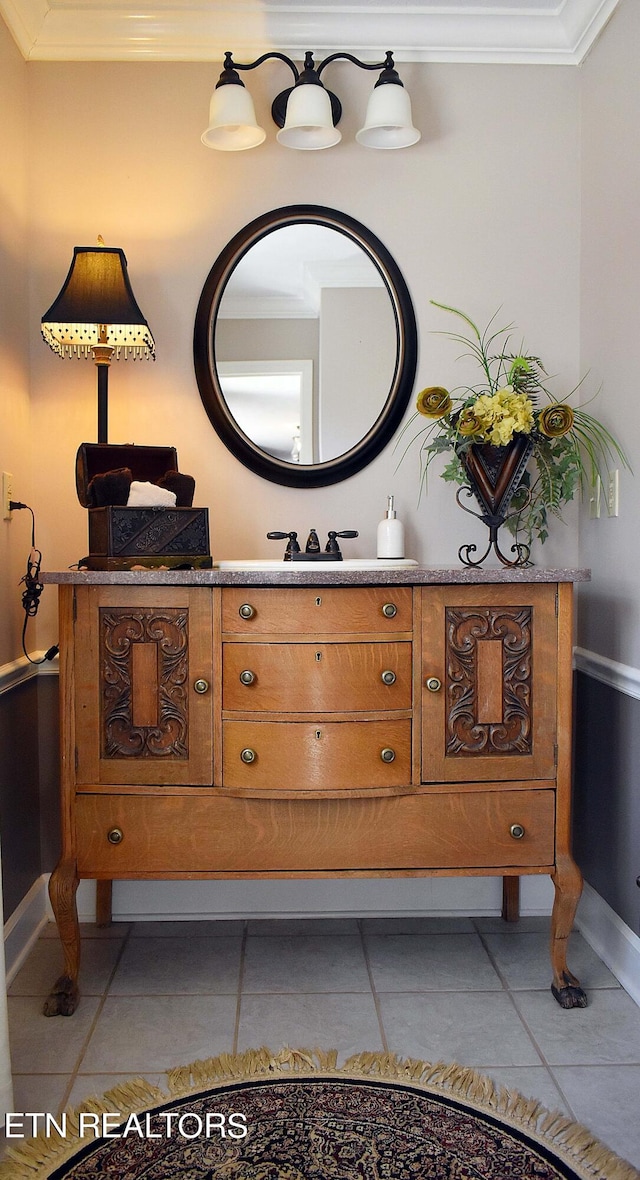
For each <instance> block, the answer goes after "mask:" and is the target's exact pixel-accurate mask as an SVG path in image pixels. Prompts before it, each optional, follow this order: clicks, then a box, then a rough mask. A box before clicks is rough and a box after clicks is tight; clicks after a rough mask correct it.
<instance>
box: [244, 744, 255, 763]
mask: <svg viewBox="0 0 640 1180" xmlns="http://www.w3.org/2000/svg"><path fill="white" fill-rule="evenodd" d="M240 757H241V759H242V761H243V762H246V763H249V762H255V760H256V758H257V757H258V755H257V754H256V752H255V750H251V749H249V747H248V746H247V748H246V749H245V750H241V751H240Z"/></svg>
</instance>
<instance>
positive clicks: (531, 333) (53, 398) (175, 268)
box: [28, 63, 580, 646]
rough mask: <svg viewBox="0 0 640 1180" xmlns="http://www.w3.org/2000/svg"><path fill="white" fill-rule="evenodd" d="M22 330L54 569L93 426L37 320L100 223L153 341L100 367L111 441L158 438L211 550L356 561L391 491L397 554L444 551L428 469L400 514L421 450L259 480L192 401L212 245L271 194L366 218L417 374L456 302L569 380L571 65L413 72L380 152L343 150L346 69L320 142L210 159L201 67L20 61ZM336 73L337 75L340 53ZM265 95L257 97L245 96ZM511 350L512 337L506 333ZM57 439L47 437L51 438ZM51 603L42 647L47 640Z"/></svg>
mask: <svg viewBox="0 0 640 1180" xmlns="http://www.w3.org/2000/svg"><path fill="white" fill-rule="evenodd" d="M28 68H29V84H30V94H31V102H32V109H33V112H34V118H33V121H32V125H31V129H30V134H31V139H30V164H31V174H30V183H31V209H32V216H31V236H32V243H33V251H32V256H33V259H34V265H33V279H32V296H31V320H30V333H31V340H32V382H33V386H32V388H33V408H34V424H35V428H34V440H33V441H34V449H35V460H36V465H35V470H36V473H37V474H36V489H35V494H34V495H35V500H36V504H37V507H38V514H39V531H40V538H41V544H42V548H43V549H44V552H45V560H46V563H47V565H48V566H49V567H50V568H53V567H57V566H66V565H67V564H69V563H70V562H72V561H74V560H76V559H77V558H79V557H81V556H82V555H83V554H84V553H85V551H86V520H85V514H84V512H83V510H82V509H81V508H80V506H79V504H78V503H77V501H76V498H75V492H74V482H73V471H74V455H75V450H76V447H77V445H78V443H79V442H81V441H83V440H92V439H95V431H96V395H95V372H94V370H93V367H92V365H91V362H85V361H77V362H76V361H74V362H71V361H62V360H59V359H57V358H56V357H55V356H54V355H53V354H52V353H51V352H50V351H49V350H48V349H47V348H46V347H45V345H44V344H43V343H42V342H41V340H40V337H39V331H38V320H39V317H40V315H41V314H42V312H43V310H44V309H45V308H46V307H47V306H48V305H49V303H50V302H51V300H52V299H53V297H54V296H55V294H56V293H57V291H58V290H59V288H60V285H61V283H62V280H63V278H64V276H65V274H66V270H67V267H68V265H69V261H70V259H71V255H72V249H73V246H74V245H78V244H92V243H93V242H94V241H95V238H96V235H97V234H98V233H101V234H103V236H104V238H105V240H106V242H107V243H109V244H115V245H119V246H122V247H123V248H124V250H125V252H126V254H127V257H128V260H129V270H130V276H131V279H132V284H133V288H134V291H135V294H136V296H137V298H138V301H139V303H140V305H141V307H142V309H143V311H144V312H145V314H146V316H147V317H148V319H149V322H150V324H151V326H152V329H153V332H154V334H155V338H156V343H157V352H158V359H157V362H156V363H155V365H152V364H145V363H137V364H134V363H132V362H127V363H124V362H120V363H119V364H114V365H113V367H112V370H111V376H110V390H111V426H110V438H111V440H112V441H131V442H134V441H135V442H137V443H147V444H152V443H162V444H173V445H175V446H176V447H177V450H178V455H179V459H180V463H181V466H182V468H183V469H184V470H186V471H189V472H191V473H192V474H194V475H195V477H196V480H197V500H198V502H199V503H200V504H204V505H208V506H209V507H210V509H211V535H212V546H213V550H214V553H215V555H217V556H218V557H227V558H229V557H241V556H246V555H251V554H252V555H254V556H261V555H263V556H267V555H269V552H270V550H269V543H268V542H267V541H266V539H265V533H266V532H267V530H268V529H269V528H272V527H274V524H277V526H278V527H280V528H281V527H284V526H285V525H286V526H289V527H291V528H296V529H298V531H299V532H300V533H302V534H304V531H305V529H306V528H307V527H308V526H309V524H313V525H314V526H315V527H316V528H318V530H319V531H325V530H327V529H329V528H332V527H336V525H338V526H339V524H340V522H341V521H343V520H344V519H345V506H346V507H347V508H348V513H347V515H348V520H349V524H350V525H351V526H353V527H355V528H358V529H359V531H360V538H359V541H358V542H357V545H358V549H357V552H356V550H355V546H354V556H358V555H362V556H365V555H371V554H372V553H374V552H375V530H376V526H377V523H378V520H379V519H380V517H381V516H382V514H383V511H384V508H385V505H386V495H387V493H388V492H393V493H395V496H396V504H397V507H398V510H399V514H400V515H402V517H403V518H404V520H405V524H406V528H407V552H408V553H409V554H411V555H414V556H415V557H417V558H421V559H423V560H426V561H428V562H431V563H436V564H442V563H447V562H453V563H455V562H456V561H457V549H458V546H459V545H460V544H461V543H462V542H463V541H466V540H471V539H473V537H474V536H479V537H483V536H484V534H483V530H482V528H481V526H476V525H475V522H473V521H471V519H470V518H469V517H468V516H465V515H464V514H463V513H462V512H460V510H459V509H458V508H456V506H455V505H454V502H453V494H452V490H451V487H450V486H449V485H446V484H444V483H443V482H442V481H441V480H438V479H434V480H433V481H432V483H431V486H430V492H429V497H428V499H427V500H426V501H425V500H423V502H422V504H421V505H420V507H419V508H418V506H417V500H418V482H419V472H418V462H417V457H414V458H413V460H412V461H408V462H405V463H403V465H402V467H401V469H400V471H396V467H397V461H398V453H395V454H394V452H393V448H392V447H388V448H387V450H386V451H385V452H384V453H383V454H382V455H381V456H380V457H379V458H378V459H376V461H375V462H374V463H373V464H372V465H371V466H370V467H369V468H368V469H367V470H365V471H363V472H361V473H359V474H358V475H357V476H354V477H353V478H352V479H350V480H348V481H347V482H345V483H342V484H338V485H335V486H334V487H331V488H325V489H322V488H321V489H317V490H309V491H303V492H296V493H294V494H292V492H291V491H290V490H289V489H286V488H280V487H277V486H276V485H273V484H267V483H265V482H264V481H262V480H260V479H259V478H257V477H256V476H254V475H252V474H251V473H250V472H248V471H247V470H246V469H245V468H243V467H242V466H241V465H240V464H239V463H238V462H237V461H236V460H235V459H233V458H232V457H231V456H230V455H229V454H228V453H227V452H226V450H225V449H224V447H223V446H222V444H221V443H220V442H219V441H218V439H217V436H216V435H215V434H214V432H213V429H212V428H211V426H210V425H209V421H208V419H207V417H206V415H205V412H204V409H203V407H202V405H201V402H200V398H199V395H198V392H197V388H196V384H195V379H194V376H193V366H192V357H191V341H192V328H193V318H194V313H195V309H196V305H197V302H198V298H199V295H200V291H201V288H202V285H203V283H204V280H205V277H206V275H207V273H208V271H209V269H210V267H211V265H212V263H213V261H214V259H215V258H216V256H217V254H218V252H219V251H220V250H221V248H222V247H223V246H224V244H225V243H226V242H227V241H228V240H229V238H230V237H231V236H232V235H233V234H235V233H236V232H237V231H238V229H240V228H241V226H242V225H244V224H246V222H248V221H249V220H250V219H252V218H254V217H256V216H257V215H258V214H260V213H263V212H264V211H265V210H267V209H270V208H277V207H279V206H282V205H285V204H291V203H299V202H310V203H317V204H324V205H329V206H332V207H334V208H337V209H341V210H344V211H345V212H347V213H349V214H351V215H352V216H355V217H356V218H358V219H359V220H361V221H363V222H364V223H365V224H366V225H367V226H369V227H370V229H371V230H373V232H374V233H375V234H376V235H377V236H378V237H379V238H380V239H381V240H382V241H383V242H384V244H385V245H386V246H387V248H388V249H389V250H390V251H391V253H392V254H393V255H394V257H395V259H396V261H397V263H398V264H399V266H400V268H401V269H402V271H403V273H404V275H405V278H406V280H407V282H408V285H409V288H410V290H411V293H412V296H413V299H414V302H415V307H416V313H417V317H418V323H419V332H420V360H419V371H418V378H417V388H420V387H421V386H423V385H426V384H431V383H436V382H437V383H444V384H448V385H454V384H458V383H459V382H460V380H461V379H462V373H463V368H462V366H461V365H460V364H456V357H457V347H456V346H455V345H453V344H451V343H449V342H448V341H446V340H445V339H444V338H443V337H442V336H439V335H434V334H432V332H433V331H434V330H438V329H442V328H443V327H447V322H446V319H445V317H444V316H443V314H442V313H440V312H438V311H436V309H434V308H432V307H431V306H430V304H429V300H430V299H431V298H435V299H439V300H443V301H445V302H452V303H455V304H458V305H459V306H462V307H464V308H465V309H466V310H467V311H468V312H469V314H471V315H473V316H474V317H476V318H477V319H478V320H479V321H480V322H483V321H486V320H487V319H488V318H489V316H491V315H492V313H493V312H494V311H495V310H496V309H497V308H498V307H500V306H502V308H503V312H502V314H503V317H504V320H505V321H507V322H508V321H509V320H514V321H515V322H516V323H517V324H518V325H519V328H520V331H521V332H522V333H525V334H526V344H527V346H529V347H530V348H531V349H532V350H533V351H535V352H537V353H540V354H541V355H543V356H544V358H545V360H546V363H547V365H548V367H549V370H550V371H551V372H560V373H561V374H562V377H563V379H562V381H561V382H560V383H559V388H560V389H568V388H570V387H571V386H572V385H573V383H574V381H575V379H576V376H577V373H578V312H577V292H578V278H579V187H578V185H579V167H578V163H579V152H578V115H579V110H578V105H579V84H580V75H579V71H577V70H575V69H572V68H568V67H567V68H564V67H539V66H538V67H528V66H513V67H511V66H502V67H498V66H466V65H450V66H448V65H438V66H426V65H424V66H418V65H416V66H410V65H407V66H405V67H403V77H404V79H405V81H406V83H407V86H408V87H409V88H410V90H411V94H412V98H413V102H414V114H415V119H416V122H417V123H419V125H420V126H421V127H422V130H423V139H422V141H421V143H420V144H419V145H418V146H416V147H415V148H412V149H410V150H408V151H402V152H391V153H388V154H386V155H383V154H382V153H379V152H374V151H367V150H365V149H362V148H360V147H359V146H358V145H356V144H355V143H354V142H353V134H354V132H355V130H356V127H357V122H358V118H359V107H360V106H363V105H364V103H365V101H366V95H367V92H368V89H369V84H370V83H369V79H368V76H365V75H364V74H363V75H361V74H360V72H359V71H353V69H351V70H349V69H347V70H345V72H344V75H343V81H342V84H341V79H340V78H339V77H338V76H336V79H335V87H336V89H337V90H342V92H343V93H344V94H346V95H347V96H349V95H350V96H351V98H347V101H346V103H345V106H346V108H347V115H346V117H345V119H344V140H343V143H342V144H341V145H340V146H339V147H338V148H335V149H333V150H332V151H329V152H317V153H316V152H308V153H305V154H302V153H297V152H294V151H287V150H286V149H283V148H281V147H279V146H277V145H276V144H275V142H274V140H273V138H272V137H271V138H270V140H269V142H267V143H266V144H265V145H263V146H262V147H260V148H259V149H257V150H255V151H253V152H245V153H239V154H225V153H216V152H212V151H210V150H208V149H206V148H204V147H203V146H202V145H201V143H200V138H199V137H200V132H201V130H202V128H203V126H204V123H205V121H206V116H207V110H208V102H209V97H210V92H211V89H212V87H213V85H214V82H215V74H216V71H215V69H213V68H210V67H209V66H206V65H199V64H160V63H139V64H124V63H80V64H74V63H32V64H30V66H29V67H28ZM336 72H337V74H338V75H339V73H340V70H339V68H338V67H336ZM273 84H274V83H273V79H272V76H271V73H270V71H269V69H268V68H265V70H264V71H257V73H256V78H255V82H254V86H253V89H254V93H256V96H257V99H258V108H259V111H260V113H261V114H262V116H263V117H264V118H266V119H268V118H269V116H268V109H267V108H268V101H269V95H270V89H271V88H272V85H273ZM261 87H262V90H261ZM517 340H518V345H519V344H520V340H521V336H520V333H519V334H518V336H517ZM54 438H55V440H56V441H55V446H53V445H52V440H53V439H54ZM537 556H538V560H540V558H541V557H542V560H543V562H545V563H546V564H554V563H556V562H559V563H561V564H566V563H571V562H575V560H576V558H577V537H576V534H575V531H574V530H573V529H570V528H567V529H565V528H563V527H562V526H561V525H560V526H558V528H557V529H556V530H554V540H553V542H552V543H550V544H549V545H547V546H546V547H545V550H544V553H543V554H542V555H541V554H538V555H537ZM51 598H52V596H49V605H47V603H44V609H43V611H42V612H41V613H42V619H43V621H42V624H41V628H42V632H41V634H42V638H41V646H47V645H48V643H49V642H51V641H52V639H53V635H52V631H53V630H54V629H55V623H54V622H52V619H51V613H50V612H51V610H52V607H51V605H50V604H51Z"/></svg>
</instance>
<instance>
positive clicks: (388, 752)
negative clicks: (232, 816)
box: [380, 746, 396, 762]
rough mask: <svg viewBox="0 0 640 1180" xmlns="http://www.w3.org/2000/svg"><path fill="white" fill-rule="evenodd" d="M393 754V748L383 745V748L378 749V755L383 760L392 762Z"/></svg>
mask: <svg viewBox="0 0 640 1180" xmlns="http://www.w3.org/2000/svg"><path fill="white" fill-rule="evenodd" d="M395 756H396V752H395V750H392V749H391V748H390V747H389V746H385V748H384V750H381V751H380V757H381V758H382V761H383V762H393V761H394V759H395Z"/></svg>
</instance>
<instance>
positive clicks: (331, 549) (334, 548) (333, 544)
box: [325, 529, 358, 553]
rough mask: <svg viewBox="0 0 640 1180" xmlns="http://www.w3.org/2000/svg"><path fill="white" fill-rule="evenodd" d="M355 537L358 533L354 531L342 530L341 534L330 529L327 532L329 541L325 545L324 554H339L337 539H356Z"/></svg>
mask: <svg viewBox="0 0 640 1180" xmlns="http://www.w3.org/2000/svg"><path fill="white" fill-rule="evenodd" d="M357 536H358V533H357V531H356V529H343V530H342V532H341V533H339V532H337V531H336V530H335V529H331V530H330V531H329V540H328V541H327V544H326V548H325V553H339V552H340V546H339V545H338V542H337V540H336V538H337V537H348V538H352V537H357Z"/></svg>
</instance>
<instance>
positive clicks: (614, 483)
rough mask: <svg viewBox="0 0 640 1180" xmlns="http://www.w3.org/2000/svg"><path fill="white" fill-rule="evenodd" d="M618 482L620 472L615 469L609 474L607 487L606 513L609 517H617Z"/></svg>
mask: <svg viewBox="0 0 640 1180" xmlns="http://www.w3.org/2000/svg"><path fill="white" fill-rule="evenodd" d="M619 480H620V472H619V471H618V468H617V467H616V469H615V471H610V472H609V486H608V489H607V512H608V514H609V516H618V515H619Z"/></svg>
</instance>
